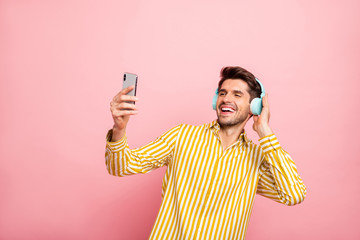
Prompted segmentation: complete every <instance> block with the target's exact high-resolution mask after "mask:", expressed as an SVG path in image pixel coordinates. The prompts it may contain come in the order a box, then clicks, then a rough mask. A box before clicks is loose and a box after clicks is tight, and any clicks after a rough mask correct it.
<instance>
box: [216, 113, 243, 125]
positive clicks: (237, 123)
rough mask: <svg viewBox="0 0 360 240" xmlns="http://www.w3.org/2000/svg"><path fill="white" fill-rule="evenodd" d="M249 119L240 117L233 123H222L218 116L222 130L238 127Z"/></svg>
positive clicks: (232, 121)
mask: <svg viewBox="0 0 360 240" xmlns="http://www.w3.org/2000/svg"><path fill="white" fill-rule="evenodd" d="M246 119H247V116H240V117H238V118H235V119H233V120H231V121H225V122H223V121H221V120H220V118H219V116H218V123H219V125H220V127H222V128H229V127H233V126H236V125H240V124H242V123H244V122H245V121H246Z"/></svg>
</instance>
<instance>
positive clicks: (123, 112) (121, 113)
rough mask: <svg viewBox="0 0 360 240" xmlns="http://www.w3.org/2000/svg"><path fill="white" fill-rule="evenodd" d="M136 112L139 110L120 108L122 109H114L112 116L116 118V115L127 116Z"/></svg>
mask: <svg viewBox="0 0 360 240" xmlns="http://www.w3.org/2000/svg"><path fill="white" fill-rule="evenodd" d="M138 113H139V111H136V110H122V111H114V112H113V113H112V115H113V117H114V118H117V117H124V116H129V115H136V114H138Z"/></svg>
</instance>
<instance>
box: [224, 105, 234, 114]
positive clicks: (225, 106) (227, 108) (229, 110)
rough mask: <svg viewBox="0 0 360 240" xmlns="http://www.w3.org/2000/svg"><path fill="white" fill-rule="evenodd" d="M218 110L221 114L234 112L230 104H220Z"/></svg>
mask: <svg viewBox="0 0 360 240" xmlns="http://www.w3.org/2000/svg"><path fill="white" fill-rule="evenodd" d="M220 111H221V113H222V114H231V113H234V112H235V108H234V107H232V106H230V105H225V104H224V105H222V106H221V107H220Z"/></svg>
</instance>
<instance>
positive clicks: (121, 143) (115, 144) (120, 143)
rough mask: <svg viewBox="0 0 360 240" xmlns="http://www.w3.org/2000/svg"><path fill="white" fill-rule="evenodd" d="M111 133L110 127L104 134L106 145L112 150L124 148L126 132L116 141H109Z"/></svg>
mask: <svg viewBox="0 0 360 240" xmlns="http://www.w3.org/2000/svg"><path fill="white" fill-rule="evenodd" d="M112 134H113V131H112V129H110V130H109V131H108V133H107V134H106V146H107V147H109V148H110V149H113V150H115V149H121V148H125V147H126V144H127V137H126V134H125V135H124V137H123V138H122V139H120V140H118V141H116V142H111V138H112Z"/></svg>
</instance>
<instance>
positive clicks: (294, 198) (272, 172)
mask: <svg viewBox="0 0 360 240" xmlns="http://www.w3.org/2000/svg"><path fill="white" fill-rule="evenodd" d="M260 145H261V147H262V149H263V152H264V157H265V160H264V163H263V165H262V166H261V169H260V171H261V173H262V174H263V176H262V177H261V181H262V182H261V183H260V185H261V187H260V189H259V191H258V193H260V194H261V193H262V195H264V196H265V195H266V194H270V196H271V194H272V193H274V192H275V193H277V195H278V198H279V201H280V202H282V203H284V204H286V205H295V204H297V203H300V202H302V201H303V200H304V198H305V195H306V187H305V185H304V183H303V182H302V180H301V177H300V176H299V174H298V172H297V169H296V166H295V163H294V162H293V160H292V158H291V157H290V155H289V154H288V153H287V152H286V151H284V150H283V149H282V148H281V146H280V144H279V142H278V141H277V139H276V137H275V135H270V136H267V137H265V138H262V139H260ZM261 191H262V192H261ZM270 198H272V197H270Z"/></svg>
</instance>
